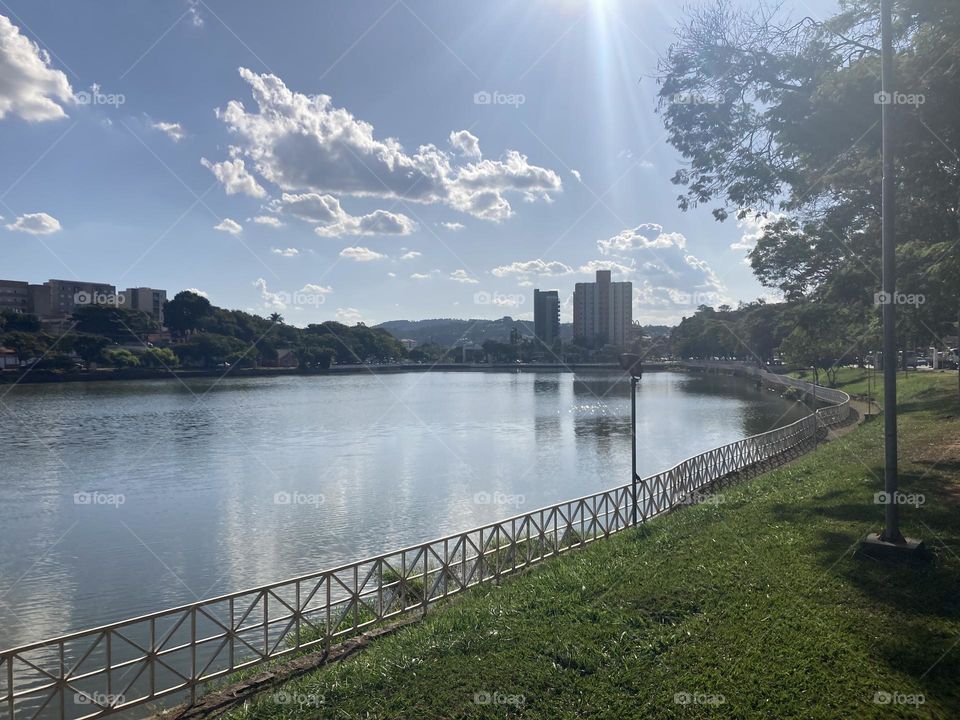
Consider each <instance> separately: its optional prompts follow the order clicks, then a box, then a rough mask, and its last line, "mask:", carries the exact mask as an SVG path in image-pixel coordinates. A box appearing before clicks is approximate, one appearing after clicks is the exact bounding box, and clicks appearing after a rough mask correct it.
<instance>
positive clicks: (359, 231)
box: [273, 192, 417, 237]
mask: <svg viewBox="0 0 960 720" xmlns="http://www.w3.org/2000/svg"><path fill="white" fill-rule="evenodd" d="M273 207H274V209H275V210H276V211H277V212H282V213H288V214H290V215H293V216H295V217H298V218H300V219H301V220H305V221H307V222H312V223H318V224H317V227H315V228H314V232H315V233H316V234H317V235H319V236H320V237H341V236H344V235H409V234H410V233H412V232H413V231H414V230H416V227H417V224H416V223H415V222H414V221H413V220H411V219H410V218H409V217H407V216H406V215H403V214H402V213H392V212H389V211H387V210H374V211H373V212H372V213H369V214H368V215H360V216H356V215H350V214H349V213H348V212H347V211H346V210H344V209H343V208H342V207H341V206H340V201H339V200H338V199H337V198H335V197H334V196H333V195H326V194H323V195H321V194H320V193H313V192H309V193H299V194H298V193H283V195H282V196H281V197H280V200H279V201H277V202H275V203H273Z"/></svg>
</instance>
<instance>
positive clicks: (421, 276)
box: [410, 270, 440, 280]
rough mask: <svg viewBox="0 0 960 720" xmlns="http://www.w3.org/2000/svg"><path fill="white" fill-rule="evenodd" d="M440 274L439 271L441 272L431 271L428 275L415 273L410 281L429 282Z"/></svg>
mask: <svg viewBox="0 0 960 720" xmlns="http://www.w3.org/2000/svg"><path fill="white" fill-rule="evenodd" d="M439 274H440V271H439V270H431V271H430V272H428V273H413V274H412V275H411V276H410V279H411V280H429V279H430V278H432V277H433V276H434V275H439Z"/></svg>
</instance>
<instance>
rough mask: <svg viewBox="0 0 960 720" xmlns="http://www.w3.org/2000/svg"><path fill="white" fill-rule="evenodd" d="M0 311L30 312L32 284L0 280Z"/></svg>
mask: <svg viewBox="0 0 960 720" xmlns="http://www.w3.org/2000/svg"><path fill="white" fill-rule="evenodd" d="M0 310H13V311H15V312H22V313H25V312H30V284H29V283H25V282H21V281H20V280H0Z"/></svg>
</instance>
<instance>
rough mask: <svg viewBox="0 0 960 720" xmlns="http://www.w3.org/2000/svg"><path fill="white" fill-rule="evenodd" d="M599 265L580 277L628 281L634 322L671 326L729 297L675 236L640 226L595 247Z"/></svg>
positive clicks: (586, 269)
mask: <svg viewBox="0 0 960 720" xmlns="http://www.w3.org/2000/svg"><path fill="white" fill-rule="evenodd" d="M597 249H598V250H599V251H600V253H601V254H602V255H605V256H607V258H608V259H605V260H595V261H592V262H589V263H587V264H585V265H583V266H582V267H581V268H580V269H581V271H582V272H589V273H592V272H595V271H596V270H612V271H613V272H614V273H616V274H619V275H622V276H625V277H629V278H630V279H631V281H632V282H633V285H634V312H635V314H636V316H637V317H640V318H646V319H647V320H648V321H649V320H657V321H662V322H674V321H676V320H678V319H679V318H680V317H682V316H683V315H684V314H690V313H692V312H693V311H694V310H695V309H696V307H697V306H698V305H702V304H707V305H719V304H722V303H724V302H729V301H730V298H729V293H728V291H727V289H726V287H725V286H724V284H723V283H722V282H721V280H720V278H719V277H718V276H717V274H716V273H715V272H714V270H713V269H712V268H711V267H710V265H709V264H708V263H707V262H706V261H705V260H701V259H699V258H697V257H696V256H695V255H693V254H692V253H691V252H690V251H689V250H688V249H687V239H686V237H685V236H683V235H682V234H680V233H670V232H664V230H663V228H662V227H661V226H660V225H656V224H653V223H646V224H643V225H638V226H637V227H635V228H629V229H626V230H623V231H622V232H620V233H618V234H617V235H614V236H613V237H611V238H608V239H606V240H600V241H598V242H597Z"/></svg>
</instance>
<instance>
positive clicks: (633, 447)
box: [630, 377, 638, 525]
mask: <svg viewBox="0 0 960 720" xmlns="http://www.w3.org/2000/svg"><path fill="white" fill-rule="evenodd" d="M637 380H638V378H635V377H631V378H630V458H631V471H632V472H631V475H630V478H631V482H632V483H633V488H632V494H633V524H634V525H636V524H637Z"/></svg>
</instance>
